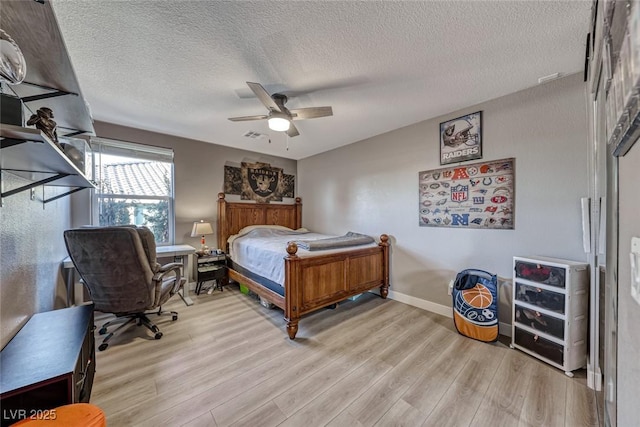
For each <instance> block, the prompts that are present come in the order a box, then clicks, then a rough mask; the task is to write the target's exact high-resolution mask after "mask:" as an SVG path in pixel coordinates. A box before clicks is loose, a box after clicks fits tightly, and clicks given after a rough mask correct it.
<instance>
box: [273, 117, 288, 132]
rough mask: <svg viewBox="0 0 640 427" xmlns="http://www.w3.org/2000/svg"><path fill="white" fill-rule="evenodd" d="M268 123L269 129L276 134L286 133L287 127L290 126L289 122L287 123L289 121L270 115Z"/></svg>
mask: <svg viewBox="0 0 640 427" xmlns="http://www.w3.org/2000/svg"><path fill="white" fill-rule="evenodd" d="M268 122H269V129H271V130H275V131H277V132H286V131H288V130H289V126H291V122H289V119H287V118H285V117H283V116H281V115H279V114H277V115H276V114H272V115H271V117H269V120H268Z"/></svg>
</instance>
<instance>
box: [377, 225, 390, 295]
mask: <svg viewBox="0 0 640 427" xmlns="http://www.w3.org/2000/svg"><path fill="white" fill-rule="evenodd" d="M378 245H380V246H381V247H382V286H380V296H381V297H382V298H387V295H389V236H387V235H386V234H383V235H381V236H380V243H378Z"/></svg>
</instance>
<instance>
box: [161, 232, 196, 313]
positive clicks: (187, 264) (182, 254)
mask: <svg viewBox="0 0 640 427" xmlns="http://www.w3.org/2000/svg"><path fill="white" fill-rule="evenodd" d="M195 253H196V248H194V247H193V246H189V245H170V246H158V247H156V256H157V257H159V258H162V257H174V258H180V259H181V260H182V275H183V277H185V278H186V279H187V283H185V284H184V286H183V287H182V294H179V295H180V298H182V301H184V303H185V304H186V305H193V300H191V298H190V297H189V287H190V286H191V282H190V281H189V272H190V271H191V269H192V268H193V255H194V254H195Z"/></svg>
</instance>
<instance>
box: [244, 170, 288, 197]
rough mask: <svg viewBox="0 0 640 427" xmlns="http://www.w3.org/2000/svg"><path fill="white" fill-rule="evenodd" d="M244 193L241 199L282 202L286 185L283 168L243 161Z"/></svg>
mask: <svg viewBox="0 0 640 427" xmlns="http://www.w3.org/2000/svg"><path fill="white" fill-rule="evenodd" d="M241 165H242V167H241V169H242V193H241V194H240V199H242V200H255V201H256V202H259V203H269V202H270V201H272V200H273V201H276V202H281V201H282V193H283V187H284V179H283V176H282V168H274V167H272V166H271V165H270V164H268V163H246V162H242V164H241Z"/></svg>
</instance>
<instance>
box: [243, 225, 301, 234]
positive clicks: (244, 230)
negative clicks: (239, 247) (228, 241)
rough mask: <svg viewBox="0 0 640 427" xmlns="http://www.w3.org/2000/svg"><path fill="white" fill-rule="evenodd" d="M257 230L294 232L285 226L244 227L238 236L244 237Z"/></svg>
mask: <svg viewBox="0 0 640 427" xmlns="http://www.w3.org/2000/svg"><path fill="white" fill-rule="evenodd" d="M257 228H271V229H274V230H289V231H293V230H292V229H291V228H289V227H285V226H284V225H247V226H246V227H244V228H242V229H241V230H240V231H238V235H240V236H243V235H245V234H247V233H248V232H250V231H251V230H255V229H257Z"/></svg>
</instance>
